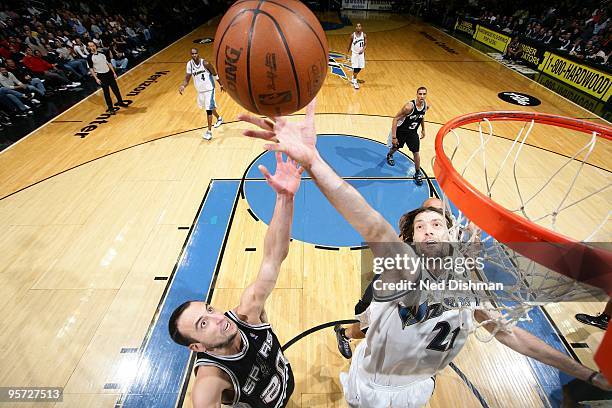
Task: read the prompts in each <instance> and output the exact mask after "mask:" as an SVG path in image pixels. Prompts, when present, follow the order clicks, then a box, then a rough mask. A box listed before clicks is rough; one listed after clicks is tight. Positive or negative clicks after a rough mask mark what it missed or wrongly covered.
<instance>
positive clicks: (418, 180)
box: [414, 170, 423, 186]
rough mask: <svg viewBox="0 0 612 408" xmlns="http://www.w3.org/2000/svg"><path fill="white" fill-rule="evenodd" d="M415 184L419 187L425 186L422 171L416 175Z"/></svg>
mask: <svg viewBox="0 0 612 408" xmlns="http://www.w3.org/2000/svg"><path fill="white" fill-rule="evenodd" d="M414 182H415V183H416V185H417V186H420V185H422V184H423V175H422V174H421V171H420V170H419V171H417V172H416V173H415V174H414Z"/></svg>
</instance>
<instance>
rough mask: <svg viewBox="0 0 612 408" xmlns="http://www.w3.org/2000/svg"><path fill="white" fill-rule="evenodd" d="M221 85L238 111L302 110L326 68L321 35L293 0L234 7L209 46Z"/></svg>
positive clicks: (248, 1)
mask: <svg viewBox="0 0 612 408" xmlns="http://www.w3.org/2000/svg"><path fill="white" fill-rule="evenodd" d="M214 45H215V46H214V54H213V58H214V59H215V64H216V67H217V71H218V75H219V79H220V82H221V84H222V85H223V86H224V87H225V90H226V91H227V92H228V93H229V94H230V95H231V97H232V98H233V99H234V100H235V101H236V102H237V103H238V104H240V105H241V106H242V107H244V108H245V109H247V110H249V111H251V112H253V113H258V114H261V115H266V116H281V115H287V114H290V113H293V112H296V111H298V110H300V109H302V108H303V107H304V106H306V105H307V104H308V103H309V102H310V101H311V100H312V99H313V98H314V97H315V96H316V94H317V92H319V89H321V86H322V85H323V81H324V80H325V75H326V73H327V63H328V45H327V39H326V37H325V33H324V32H323V28H322V27H321V24H320V23H319V21H318V20H317V18H316V17H315V15H314V14H313V13H312V12H311V11H310V10H309V9H308V8H307V7H306V6H305V5H304V4H302V3H301V2H299V1H296V0H274V1H255V0H242V1H237V2H236V3H234V4H233V5H232V6H231V7H230V9H229V10H228V11H227V13H225V15H224V16H223V18H222V19H221V22H220V23H219V27H218V28H217V32H216V34H215V42H214Z"/></svg>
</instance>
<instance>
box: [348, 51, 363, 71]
mask: <svg viewBox="0 0 612 408" xmlns="http://www.w3.org/2000/svg"><path fill="white" fill-rule="evenodd" d="M351 67H352V68H353V69H355V68H364V67H365V53H361V54H355V53H351Z"/></svg>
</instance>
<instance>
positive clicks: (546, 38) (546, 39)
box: [542, 30, 555, 45]
mask: <svg viewBox="0 0 612 408" xmlns="http://www.w3.org/2000/svg"><path fill="white" fill-rule="evenodd" d="M554 39H555V36H554V35H553V30H548V31H547V32H546V35H545V36H544V38H542V42H543V43H544V44H546V45H551V42H552V41H553V40H554Z"/></svg>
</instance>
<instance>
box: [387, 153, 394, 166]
mask: <svg viewBox="0 0 612 408" xmlns="http://www.w3.org/2000/svg"><path fill="white" fill-rule="evenodd" d="M387 164H389V166H395V160H393V156H392V155H390V154H388V155H387Z"/></svg>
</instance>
